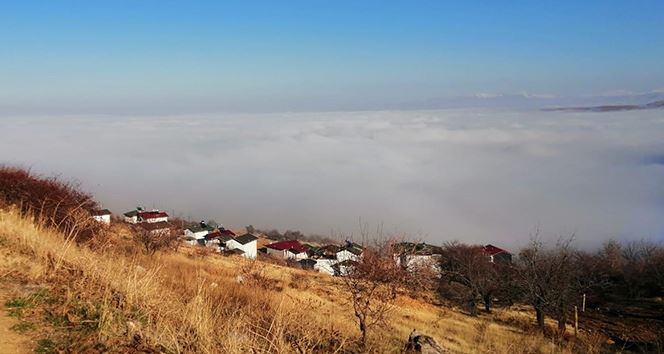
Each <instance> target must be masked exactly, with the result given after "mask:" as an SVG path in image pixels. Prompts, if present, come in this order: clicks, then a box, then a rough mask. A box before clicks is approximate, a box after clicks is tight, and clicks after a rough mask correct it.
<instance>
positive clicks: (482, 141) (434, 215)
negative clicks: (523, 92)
mask: <svg viewBox="0 0 664 354" xmlns="http://www.w3.org/2000/svg"><path fill="white" fill-rule="evenodd" d="M662 156H664V112H663V111H661V110H660V111H639V112H613V113H573V112H541V111H506V110H495V109H494V110H489V109H476V110H442V111H412V112H386V111H379V112H350V113H344V112H334V113H291V114H288V113H283V114H253V115H240V114H236V115H214V116H213V115H209V116H177V117H173V116H171V117H126V116H122V117H114V116H103V117H30V118H26V117H4V118H0V162H3V163H10V164H21V165H23V166H30V167H32V168H33V169H34V170H37V171H39V172H44V173H47V174H53V173H59V174H61V175H63V176H66V177H75V178H77V179H79V180H80V181H81V182H82V183H83V186H84V188H85V189H87V190H89V191H91V192H92V193H94V194H95V195H96V196H97V198H98V199H99V200H100V201H102V202H103V203H104V206H106V207H109V208H111V209H112V210H113V211H114V212H123V211H126V210H129V209H131V208H132V207H134V206H135V205H138V204H142V205H144V206H146V207H157V208H163V209H166V210H169V211H171V210H175V211H176V213H181V214H183V215H184V216H189V217H192V218H194V219H210V218H212V219H215V220H217V221H218V222H221V223H224V224H226V225H229V226H231V227H237V226H244V225H248V224H253V225H254V226H257V227H264V228H272V227H274V228H279V229H282V230H283V229H286V228H290V229H300V230H303V231H304V232H315V233H319V234H324V235H328V234H329V233H330V232H331V231H334V232H343V233H347V234H350V233H355V234H356V235H357V228H358V219H359V218H362V219H363V220H365V221H366V222H368V223H369V224H371V225H378V224H380V223H382V224H383V225H384V230H385V231H386V232H388V233H404V234H408V235H410V236H411V237H412V238H416V239H423V240H427V241H430V242H434V243H441V242H443V241H446V240H452V239H459V240H464V241H468V242H491V243H496V244H503V245H506V246H508V247H517V246H519V245H522V244H524V243H525V242H527V241H528V239H529V237H530V234H531V233H532V232H533V230H534V229H535V228H537V227H539V228H540V229H541V230H543V235H544V236H545V237H549V238H554V237H557V236H559V235H568V234H571V233H575V234H576V239H577V243H578V244H579V245H580V246H591V245H596V244H598V243H600V242H602V241H603V240H606V239H608V238H619V239H640V238H656V239H662V237H663V235H664V184H663V183H662V181H664V163H663V161H664V159H663V158H662Z"/></svg>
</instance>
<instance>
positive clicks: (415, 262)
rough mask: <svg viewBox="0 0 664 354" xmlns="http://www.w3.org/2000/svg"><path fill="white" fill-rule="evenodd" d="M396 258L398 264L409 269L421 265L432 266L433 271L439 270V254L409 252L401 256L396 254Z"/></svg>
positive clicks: (411, 269)
mask: <svg viewBox="0 0 664 354" xmlns="http://www.w3.org/2000/svg"><path fill="white" fill-rule="evenodd" d="M394 258H395V260H396V262H397V264H398V265H400V266H402V267H405V268H406V269H407V270H409V271H413V270H415V269H417V268H421V267H430V268H431V270H433V271H439V264H438V261H439V259H440V256H439V255H418V254H407V255H401V256H399V255H395V256H394Z"/></svg>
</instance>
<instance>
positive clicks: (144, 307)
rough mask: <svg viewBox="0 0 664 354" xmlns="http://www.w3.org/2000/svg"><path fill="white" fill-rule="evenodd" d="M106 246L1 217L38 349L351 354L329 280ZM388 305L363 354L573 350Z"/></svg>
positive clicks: (352, 341) (14, 216)
mask: <svg viewBox="0 0 664 354" xmlns="http://www.w3.org/2000/svg"><path fill="white" fill-rule="evenodd" d="M116 231H117V230H116ZM108 237H109V239H108V244H107V246H106V247H104V248H103V249H102V250H100V251H91V250H90V249H88V248H83V247H79V246H77V245H75V244H73V243H72V242H67V241H66V240H65V238H64V237H63V235H62V234H61V233H59V232H56V231H53V230H49V229H45V228H41V227H39V226H37V225H35V224H34V223H33V222H32V221H31V220H28V219H25V218H22V217H20V216H19V215H18V213H17V212H16V211H15V210H13V209H10V208H5V209H2V210H0V254H1V256H0V274H1V275H2V276H1V278H0V288H1V289H2V292H3V294H5V297H7V298H9V299H10V300H9V301H7V302H6V304H5V305H6V307H7V308H8V310H9V311H10V313H12V314H14V315H15V316H16V317H17V318H18V319H19V320H20V321H21V323H23V324H24V325H23V327H22V328H25V329H26V330H24V331H22V333H23V335H24V336H25V337H26V338H29V339H30V342H31V343H33V345H35V346H36V347H37V348H38V349H39V348H41V349H40V350H44V351H46V352H48V351H49V350H55V349H62V350H64V349H67V348H71V347H72V346H75V347H77V348H79V349H81V351H89V352H97V351H99V352H101V351H112V352H138V351H142V352H145V351H147V352H150V351H164V352H210V353H211V352H227V353H246V352H252V351H253V352H257V353H258V352H275V353H290V352H301V353H308V352H342V353H344V352H345V353H350V352H356V351H357V343H356V340H357V336H358V330H357V329H356V326H355V323H354V319H353V315H352V312H351V310H350V308H349V304H348V302H347V301H346V297H347V296H346V295H345V294H344V293H343V292H342V291H340V287H339V286H338V285H339V284H338V282H339V280H338V279H337V278H334V277H329V276H325V275H319V274H316V273H312V272H307V271H302V270H297V269H292V268H286V267H281V266H277V265H271V264H267V263H262V262H251V261H246V260H243V259H241V258H236V257H218V256H211V255H205V254H203V253H201V252H200V251H198V250H196V249H195V248H189V247H180V249H179V250H178V251H177V252H175V253H159V254H157V255H155V256H153V257H147V256H144V255H142V254H141V253H140V252H136V250H135V249H132V247H131V243H129V242H128V240H127V239H126V235H125V236H121V235H119V233H117V232H116V233H113V234H110V233H109V235H108ZM240 280H241V281H240ZM396 304H397V305H398V306H397V307H396V308H395V309H394V311H392V312H391V313H390V315H389V319H388V321H387V325H386V326H385V327H384V328H381V329H379V330H376V332H375V333H373V334H371V336H370V348H369V351H371V352H380V353H389V352H400V350H401V349H402V348H403V344H404V342H405V339H406V338H407V337H408V334H409V333H410V332H411V331H412V330H413V329H417V330H418V331H420V332H423V333H426V334H428V335H430V336H432V337H434V338H435V339H436V340H437V341H438V342H439V343H440V344H441V345H442V346H444V347H445V348H448V349H449V350H450V352H453V353H473V352H475V353H483V352H498V353H508V352H509V353H536V352H542V353H545V352H546V353H550V352H551V350H552V348H556V352H572V350H573V348H572V347H573V346H574V345H573V344H566V345H565V346H564V347H560V346H556V345H554V344H552V343H551V342H550V341H549V340H547V339H545V338H543V337H541V336H539V335H533V334H532V333H530V332H528V331H524V330H523V329H522V328H527V327H528V323H529V321H531V320H530V313H528V312H526V313H522V312H519V311H504V310H497V311H495V312H494V313H493V314H491V315H482V316H480V317H478V318H470V317H468V316H466V315H464V314H462V313H460V312H457V311H456V310H454V309H446V308H444V307H440V306H436V305H433V304H430V303H426V302H424V301H421V300H418V299H413V298H410V297H407V296H404V295H400V296H399V297H398V299H397V302H396ZM27 349H28V350H29V349H31V348H27Z"/></svg>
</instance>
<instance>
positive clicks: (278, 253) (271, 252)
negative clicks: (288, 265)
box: [267, 247, 287, 259]
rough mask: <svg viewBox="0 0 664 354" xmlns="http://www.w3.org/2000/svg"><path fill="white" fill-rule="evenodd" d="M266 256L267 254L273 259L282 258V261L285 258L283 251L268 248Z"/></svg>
mask: <svg viewBox="0 0 664 354" xmlns="http://www.w3.org/2000/svg"><path fill="white" fill-rule="evenodd" d="M267 254H269V255H270V256H273V257H277V258H282V259H286V258H287V257H286V251H285V250H275V249H272V248H269V247H268V248H267Z"/></svg>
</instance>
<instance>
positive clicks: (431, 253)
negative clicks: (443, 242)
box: [392, 242, 443, 272]
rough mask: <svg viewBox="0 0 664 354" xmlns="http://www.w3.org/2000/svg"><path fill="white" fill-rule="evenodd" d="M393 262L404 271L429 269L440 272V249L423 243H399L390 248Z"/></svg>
mask: <svg viewBox="0 0 664 354" xmlns="http://www.w3.org/2000/svg"><path fill="white" fill-rule="evenodd" d="M392 248H393V253H394V260H395V261H396V263H397V264H398V265H399V266H400V267H402V268H403V269H405V270H408V271H411V272H412V271H415V270H417V269H424V268H430V269H431V270H432V271H434V272H440V259H441V254H442V252H443V251H442V249H441V248H440V247H438V246H434V245H430V244H427V243H424V242H421V243H413V242H401V243H397V244H394V245H393V246H392Z"/></svg>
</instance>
